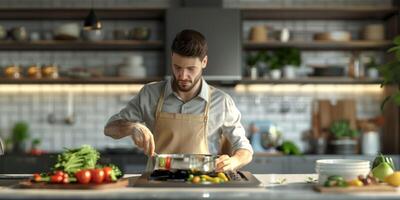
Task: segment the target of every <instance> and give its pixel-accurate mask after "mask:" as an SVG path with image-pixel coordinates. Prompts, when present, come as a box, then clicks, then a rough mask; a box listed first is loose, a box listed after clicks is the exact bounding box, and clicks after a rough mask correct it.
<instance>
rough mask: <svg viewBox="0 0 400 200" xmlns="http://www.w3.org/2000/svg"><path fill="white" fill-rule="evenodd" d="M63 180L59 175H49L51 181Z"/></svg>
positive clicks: (59, 181) (58, 181)
mask: <svg viewBox="0 0 400 200" xmlns="http://www.w3.org/2000/svg"><path fill="white" fill-rule="evenodd" d="M62 181H63V177H62V176H60V175H52V176H50V182H51V183H61V182H62Z"/></svg>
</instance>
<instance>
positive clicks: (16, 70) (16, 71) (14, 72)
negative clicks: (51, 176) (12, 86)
mask: <svg viewBox="0 0 400 200" xmlns="http://www.w3.org/2000/svg"><path fill="white" fill-rule="evenodd" d="M4 76H5V77H7V78H15V79H17V78H21V71H20V67H19V66H18V65H17V64H12V65H9V66H7V67H5V68H4Z"/></svg>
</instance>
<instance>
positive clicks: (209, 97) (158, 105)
mask: <svg viewBox="0 0 400 200" xmlns="http://www.w3.org/2000/svg"><path fill="white" fill-rule="evenodd" d="M167 84H168V83H167ZM167 84H165V85H164V89H163V90H162V91H161V95H160V98H159V99H158V103H157V110H156V116H157V117H158V116H159V114H160V113H161V112H162V107H163V104H164V93H165V88H166V85H167ZM212 90H213V87H211V86H208V101H207V102H206V107H205V109H204V116H205V120H206V121H207V120H208V111H209V109H210V103H211V93H212Z"/></svg>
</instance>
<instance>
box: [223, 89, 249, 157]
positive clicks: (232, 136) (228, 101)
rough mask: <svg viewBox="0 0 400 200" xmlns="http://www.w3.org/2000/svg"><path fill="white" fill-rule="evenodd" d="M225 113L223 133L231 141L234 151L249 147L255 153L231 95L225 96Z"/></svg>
mask: <svg viewBox="0 0 400 200" xmlns="http://www.w3.org/2000/svg"><path fill="white" fill-rule="evenodd" d="M224 115H225V116H224V123H223V126H222V134H224V136H225V137H226V138H227V139H228V140H229V142H230V143H231V145H232V151H233V152H234V151H236V150H238V149H247V150H249V151H250V152H251V153H253V148H252V147H251V144H250V141H249V140H248V139H247V138H246V132H245V129H244V127H243V125H242V124H241V123H240V119H241V114H240V111H239V110H238V109H237V108H236V106H235V103H234V102H233V99H232V98H231V97H230V96H229V95H227V96H226V98H225V106H224Z"/></svg>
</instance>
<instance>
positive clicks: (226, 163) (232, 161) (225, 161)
mask: <svg viewBox="0 0 400 200" xmlns="http://www.w3.org/2000/svg"><path fill="white" fill-rule="evenodd" d="M215 165H216V168H215V171H217V172H223V171H230V170H236V169H237V168H239V166H240V165H241V162H240V161H239V159H238V158H237V157H235V156H232V157H230V156H228V155H225V154H224V155H221V156H220V157H219V158H217V159H216V160H215Z"/></svg>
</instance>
